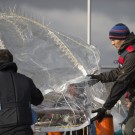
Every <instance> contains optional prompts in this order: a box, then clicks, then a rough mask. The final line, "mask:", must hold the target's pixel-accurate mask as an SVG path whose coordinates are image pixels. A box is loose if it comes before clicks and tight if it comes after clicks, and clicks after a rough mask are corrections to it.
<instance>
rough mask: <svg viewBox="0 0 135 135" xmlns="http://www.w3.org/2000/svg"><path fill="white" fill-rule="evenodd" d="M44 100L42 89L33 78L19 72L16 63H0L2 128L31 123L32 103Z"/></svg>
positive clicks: (35, 103)
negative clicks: (38, 87) (37, 86)
mask: <svg viewBox="0 0 135 135" xmlns="http://www.w3.org/2000/svg"><path fill="white" fill-rule="evenodd" d="M42 101H43V95H42V93H41V92H40V90H39V89H37V88H36V86H35V85H34V83H33V81H32V79H30V78H28V77H26V76H25V75H23V74H20V73H17V66H16V64H15V63H0V105H1V108H0V128H3V127H11V126H21V125H31V123H32V113H31V104H33V105H38V104H40V103H41V102H42Z"/></svg>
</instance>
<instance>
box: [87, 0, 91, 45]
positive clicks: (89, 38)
mask: <svg viewBox="0 0 135 135" xmlns="http://www.w3.org/2000/svg"><path fill="white" fill-rule="evenodd" d="M90 5H91V2H90V0H87V44H89V45H90V44H91V9H90V7H91V6H90Z"/></svg>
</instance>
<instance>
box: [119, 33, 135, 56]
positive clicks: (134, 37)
mask: <svg viewBox="0 0 135 135" xmlns="http://www.w3.org/2000/svg"><path fill="white" fill-rule="evenodd" d="M129 45H135V35H134V33H133V32H131V33H130V35H129V37H128V38H127V39H126V40H125V42H124V43H123V44H122V45H121V47H120V49H119V50H118V54H119V55H120V54H121V53H122V52H123V51H124V50H125V49H126V48H127V47H128V46H129Z"/></svg>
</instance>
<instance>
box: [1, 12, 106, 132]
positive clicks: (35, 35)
mask: <svg viewBox="0 0 135 135" xmlns="http://www.w3.org/2000/svg"><path fill="white" fill-rule="evenodd" d="M0 39H1V40H0V44H1V45H0V46H1V48H8V49H9V50H10V51H11V52H12V53H13V55H14V61H15V62H16V63H17V65H18V68H19V71H18V72H21V73H23V74H26V75H27V76H29V77H31V78H32V79H33V80H34V82H35V84H36V85H37V87H38V88H39V89H40V90H41V91H42V93H43V94H44V102H43V103H42V104H41V105H39V106H37V107H35V106H32V108H33V109H34V110H35V111H36V112H37V114H38V122H37V123H36V127H37V129H39V130H40V131H41V132H44V131H68V130H77V129H81V128H83V127H85V126H87V125H88V124H89V122H90V115H91V114H90V110H91V108H92V107H93V106H98V103H97V102H95V100H97V99H98V98H99V97H100V95H101V94H102V91H103V90H104V87H103V85H102V84H101V83H100V82H99V83H97V84H95V85H93V84H94V83H95V82H94V80H90V78H88V77H86V75H87V74H92V73H95V72H97V71H99V65H98V63H99V59H100V57H99V52H98V50H97V49H96V48H95V46H93V45H87V44H86V43H85V42H83V41H81V40H79V39H77V38H74V37H70V36H66V35H64V34H62V33H59V32H56V31H54V30H53V29H50V28H49V27H47V26H46V25H42V24H41V23H40V22H38V21H35V20H33V19H30V18H28V17H24V16H21V15H17V14H16V13H15V12H9V13H7V12H6V13H5V12H1V13H0Z"/></svg>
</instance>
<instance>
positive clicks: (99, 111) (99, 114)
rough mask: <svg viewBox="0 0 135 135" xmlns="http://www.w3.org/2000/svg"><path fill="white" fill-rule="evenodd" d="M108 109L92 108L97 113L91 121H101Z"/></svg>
mask: <svg viewBox="0 0 135 135" xmlns="http://www.w3.org/2000/svg"><path fill="white" fill-rule="evenodd" d="M106 111H107V109H106V108H104V107H102V108H99V109H97V110H92V113H97V115H96V116H95V117H93V118H91V123H92V122H94V121H95V120H97V121H98V122H101V121H102V120H103V118H104V117H105V114H106Z"/></svg>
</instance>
